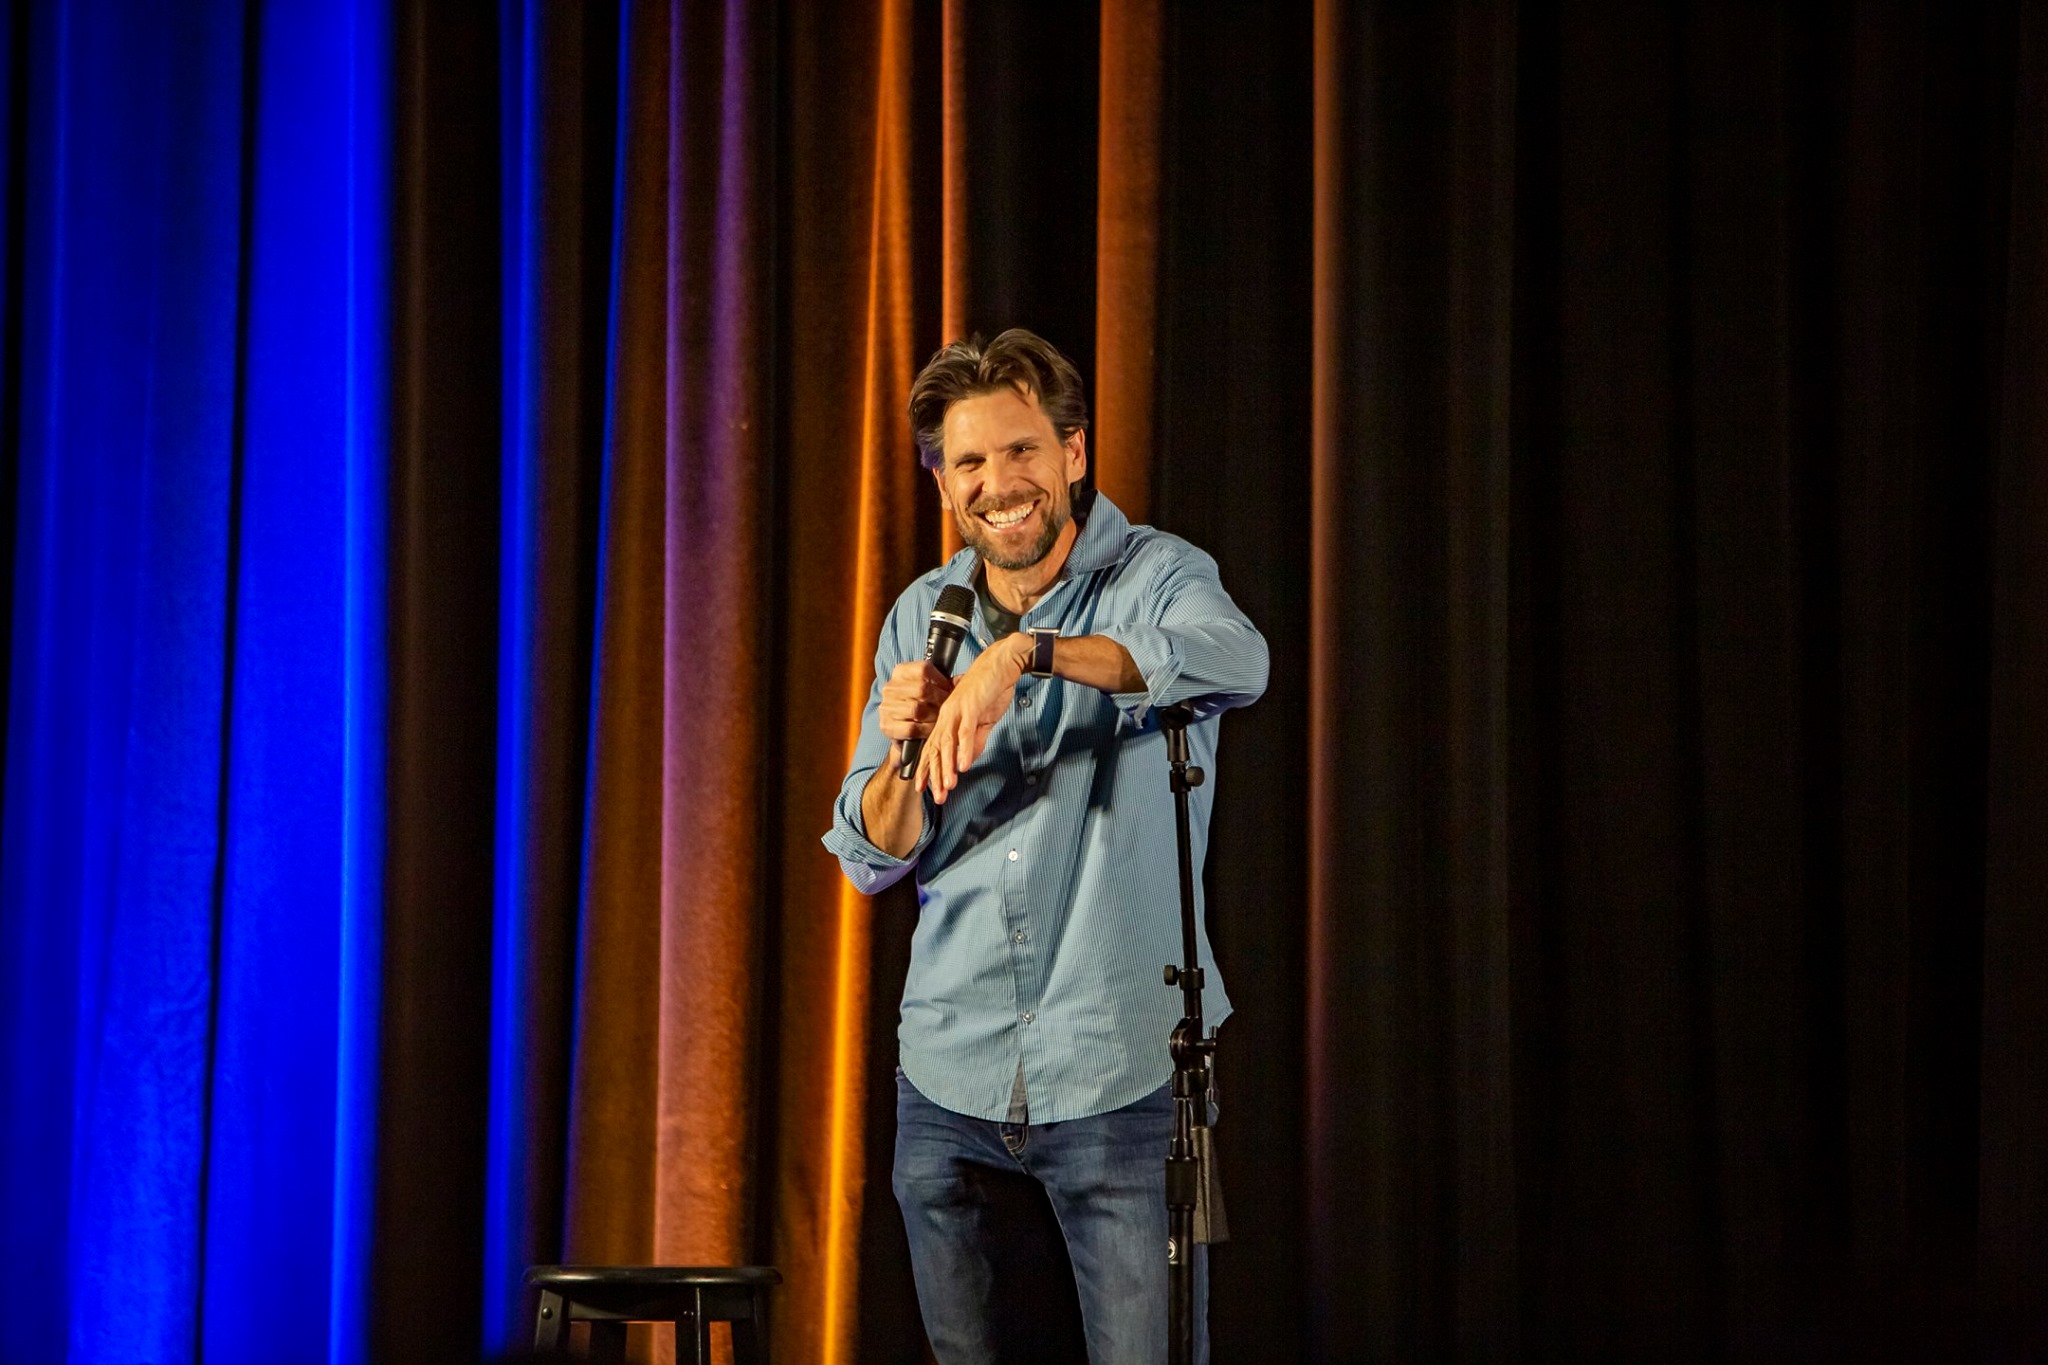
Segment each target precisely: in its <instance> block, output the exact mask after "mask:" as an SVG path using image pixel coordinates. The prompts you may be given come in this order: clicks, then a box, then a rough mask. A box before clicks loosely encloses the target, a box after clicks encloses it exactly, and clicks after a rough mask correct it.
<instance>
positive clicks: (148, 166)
mask: <svg viewBox="0 0 2048 1365" xmlns="http://www.w3.org/2000/svg"><path fill="white" fill-rule="evenodd" d="M387 21H388V16H387V15H386V14H385V13H384V12H383V10H382V9H381V7H379V6H376V5H363V6H343V5H326V6H313V7H307V8H301V9H295V10H290V11H285V12H275V13H273V12H269V11H259V10H258V9H255V8H245V7H244V6H242V5H238V4H222V5H215V6H209V7H206V8H205V9H203V10H193V9H190V8H188V7H184V6H176V5H160V6H159V5H141V6H137V5H129V4H106V5H102V4H75V5H66V6H18V7H15V8H13V9H12V10H10V11H9V15H8V18H7V21H6V29H5V37H6V42H7V49H6V53H5V58H6V60H5V66H6V87H7V93H8V98H7V100H6V105H5V107H6V118H7V136H6V139H5V140H6V145H7V148H8V153H7V175H8V188H7V195H6V202H7V205H8V211H7V215H6V218H7V226H6V252H5V262H6V265H5V281H6V282H5V306H6V322H5V327H4V332H5V336H6V343H5V347H6V355H5V364H6V378H5V382H4V393H5V414H4V416H5V437H4V451H5V463H6V471H7V479H6V482H7V483H8V485H9V499H8V506H9V508H10V510H11V511H12V512H13V514H14V516H13V520H12V524H11V525H10V527H9V544H10V546H11V548H12V551H13V553H12V556H11V566H10V569H11V571H10V583H11V588H12V593H11V598H10V601H9V604H8V611H9V629H8V635H9V638H10V647H9V665H10V669H9V682H8V718H7V755H6V757H7V761H6V784H5V793H6V794H5V816H4V825H0V973H4V981H0V1001H4V1004H0V1009H4V1011H5V1014H4V1024H0V1036H4V1049H0V1113H4V1115H5V1117H4V1120H0V1204H4V1206H5V1208H4V1213H0V1273H4V1274H5V1275H6V1277H7V1279H8V1281H9V1283H10V1284H12V1285H14V1286H15V1287H16V1290H17V1292H18V1293H20V1294H22V1295H25V1296H26V1301H27V1302H32V1303H33V1304H34V1305H35V1310H34V1311H33V1312H29V1313H24V1314H21V1315H19V1316H18V1319H17V1320H16V1321H15V1322H14V1323H13V1324H11V1326H10V1328H9V1330H8V1333H7V1338H6V1343H5V1345H4V1347H0V1353H4V1354H5V1355H6V1357H7V1358H8V1359H20V1360H79V1361H85V1360H187V1359H195V1358H199V1357H201V1356H208V1357H211V1358H213V1359H217V1360H233V1359H258V1358H276V1357H278V1356H280V1355H283V1356H292V1357H299V1358H315V1357H325V1356H327V1355H329V1354H330V1352H331V1353H332V1354H334V1355H336V1356H338V1357H346V1358H360V1356H361V1353H362V1350H363V1346H364V1342H363V1338H362V1334H361V1317H360V1315H359V1314H358V1313H357V1312H356V1311H354V1309H355V1306H356V1305H358V1304H360V1302H361V1297H362V1292H363V1286H364V1283H365V1280H366V1276H367V1274H368V1268H369V1258H370V1254H371V1252H370V1239H369V1234H370V1218H369V1207H370V1197H369V1196H370V1188H369V1167H368V1164H367V1163H368V1157H369V1154H370V1152H371V1149H372V1147H373V1145H374V1144H373V1132H374V1126H375V1123H376V1116H377V1099H378V1095H377V1086H376V1084H375V1065H376V1044H377V1001H378V999H379V995H380V985H379V967H378V962H379V947H378V942H379V941H378V935H379V929H380V920H381V916H380V906H381V901H382V890H381V883H382V876H383V869H382V854H381V848H380V839H381V833H380V832H381V827H382V818H383V805H382V799H381V789H382V773H381V758H380V754H381V746H382V743H383V734H384V726H383V717H382V714H381V699H382V695H383V689H382V672H383V666H384V657H385V655H384V645H385V635H384V630H385V612H384V602H383V593H382V589H381V583H382V581H383V575H384V562H385V561H384V554H383V541H384V535H385V529H384V528H385V504H384V501H383V490H384V488H385V485H386V478H385V470H386V461H387V446H386V441H385V429H384V422H383V419H382V414H383V412H384V410H385V406H384V405H385V398H384V395H385V393H386V391H387V387H388V384H387V374H388V371H387V365H386V351H387V341H386V336H387V328H386V325H385V318H386V317H387V304H388V295H387V292H386V281H387V269H388V266H387V262H388V243H389V231H390V216H389V209H388V203H387V200H386V191H387V183H388V182H387V176H388V169H389V167H388V161H387V160H386V158H385V157H384V156H383V155H382V152H381V149H382V148H383V147H385V146H386V145H387V144H388V136H387V130H388V128H389V126H390V115H391V110H390V105H389V99H388V91H389V88H390V61H389V44H388V35H387V30H386V24H387Z"/></svg>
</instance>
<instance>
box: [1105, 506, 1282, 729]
mask: <svg viewBox="0 0 2048 1365" xmlns="http://www.w3.org/2000/svg"><path fill="white" fill-rule="evenodd" d="M1143 559H1149V560H1151V561H1153V562H1152V563H1151V564H1150V565H1145V564H1144V563H1143V560H1142V559H1141V560H1140V561H1139V563H1138V564H1134V565H1133V566H1132V567H1134V568H1141V569H1147V570H1149V577H1148V579H1147V582H1146V587H1145V591H1144V593H1143V595H1142V598H1141V607H1140V611H1139V613H1138V619H1136V620H1132V621H1125V622H1119V623H1117V624H1113V625H1110V626H1107V627H1104V628H1102V629H1101V630H1099V631H1098V633H1099V634H1101V635H1105V636H1107V637H1109V638H1110V639H1112V640H1115V641H1116V642H1117V643H1118V644H1120V645H1122V646H1123V647H1124V649H1125V650H1127V651H1128V652H1129V653H1130V656H1131V661H1132V662H1133V663H1135V664H1136V665H1137V667H1138V672H1139V674H1140V675H1141V676H1142V677H1143V678H1144V679H1145V689H1144V691H1142V692H1119V693H1116V694H1115V695H1114V697H1113V700H1114V701H1115V702H1116V705H1117V708H1118V709H1119V710H1120V711H1122V712H1123V713H1124V715H1125V716H1126V717H1128V718H1129V720H1130V721H1131V722H1132V723H1133V724H1143V722H1144V720H1145V715H1146V713H1147V712H1148V711H1150V710H1151V709H1152V708H1153V707H1155V706H1171V705H1173V704H1174V703H1175V702H1181V701H1186V702H1192V703H1193V704H1194V708H1195V715H1196V718H1197V719H1204V718H1206V717H1209V716H1213V715H1215V714H1216V713H1218V712H1220V711H1228V710H1230V709H1231V708H1232V707H1236V706H1249V705H1251V703H1253V702H1255V701H1257V700H1258V699H1259V697H1260V696H1261V695H1262V694H1263V693H1264V692H1265V690H1266V673H1267V657H1266V640H1265V637H1264V636H1262V635H1260V634H1259V632H1258V629H1257V627H1255V626H1253V625H1252V623H1251V622H1250V621H1249V620H1248V619H1246V617H1245V614H1244V613H1243V612H1241V611H1239V610H1238V609H1237V603H1235V602H1233V601H1231V600H1230V594H1229V593H1227V592H1225V591H1224V590H1223V582H1222V579H1221V578H1220V577H1218V575H1217V573H1216V561H1215V560H1213V559H1211V558H1210V557H1209V556H1208V555H1206V554H1204V553H1203V552H1202V551H1200V550H1198V549H1196V548H1195V547H1194V546H1192V545H1190V544H1188V543H1187V542H1186V541H1184V540H1179V539H1177V538H1174V537H1169V536H1162V537H1160V539H1159V540H1158V541H1156V542H1154V544H1153V545H1152V546H1150V547H1148V552H1147V553H1146V554H1145V556H1144V557H1143Z"/></svg>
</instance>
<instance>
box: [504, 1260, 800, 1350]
mask: <svg viewBox="0 0 2048 1365" xmlns="http://www.w3.org/2000/svg"><path fill="white" fill-rule="evenodd" d="M526 1282H527V1283H528V1284H530V1285H532V1286H533V1287H534V1288H536V1289H538V1290H540V1318H539V1320H538V1321H537V1322H536V1323H535V1325H534V1332H533V1348H534V1350H536V1351H560V1350H563V1349H565V1348H566V1347H567V1346H568V1344H569V1343H568V1339H567V1336H566V1334H565V1333H566V1329H567V1327H568V1325H569V1324H570V1323H572V1322H587V1323H589V1324H590V1358H591V1359H592V1360H593V1361H608V1362H611V1365H624V1362H625V1359H626V1324H627V1323H629V1322H672V1323H674V1324H675V1325H676V1360H677V1362H678V1365H691V1363H692V1362H694V1365H711V1324H712V1323H714V1322H729V1323H731V1324H732V1358H733V1365H768V1290H769V1288H770V1287H771V1286H773V1285H778V1284H781V1283H782V1272H781V1271H779V1270H777V1269H775V1268H774V1267H773V1266H758V1265H749V1266H712V1267H706V1268H697V1267H690V1266H668V1265H612V1266H598V1265H537V1266H534V1267H532V1268H531V1269H529V1270H528V1271H527V1272H526ZM686 1328H687V1329H688V1331H687V1333H686V1332H685V1329H686Z"/></svg>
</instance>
